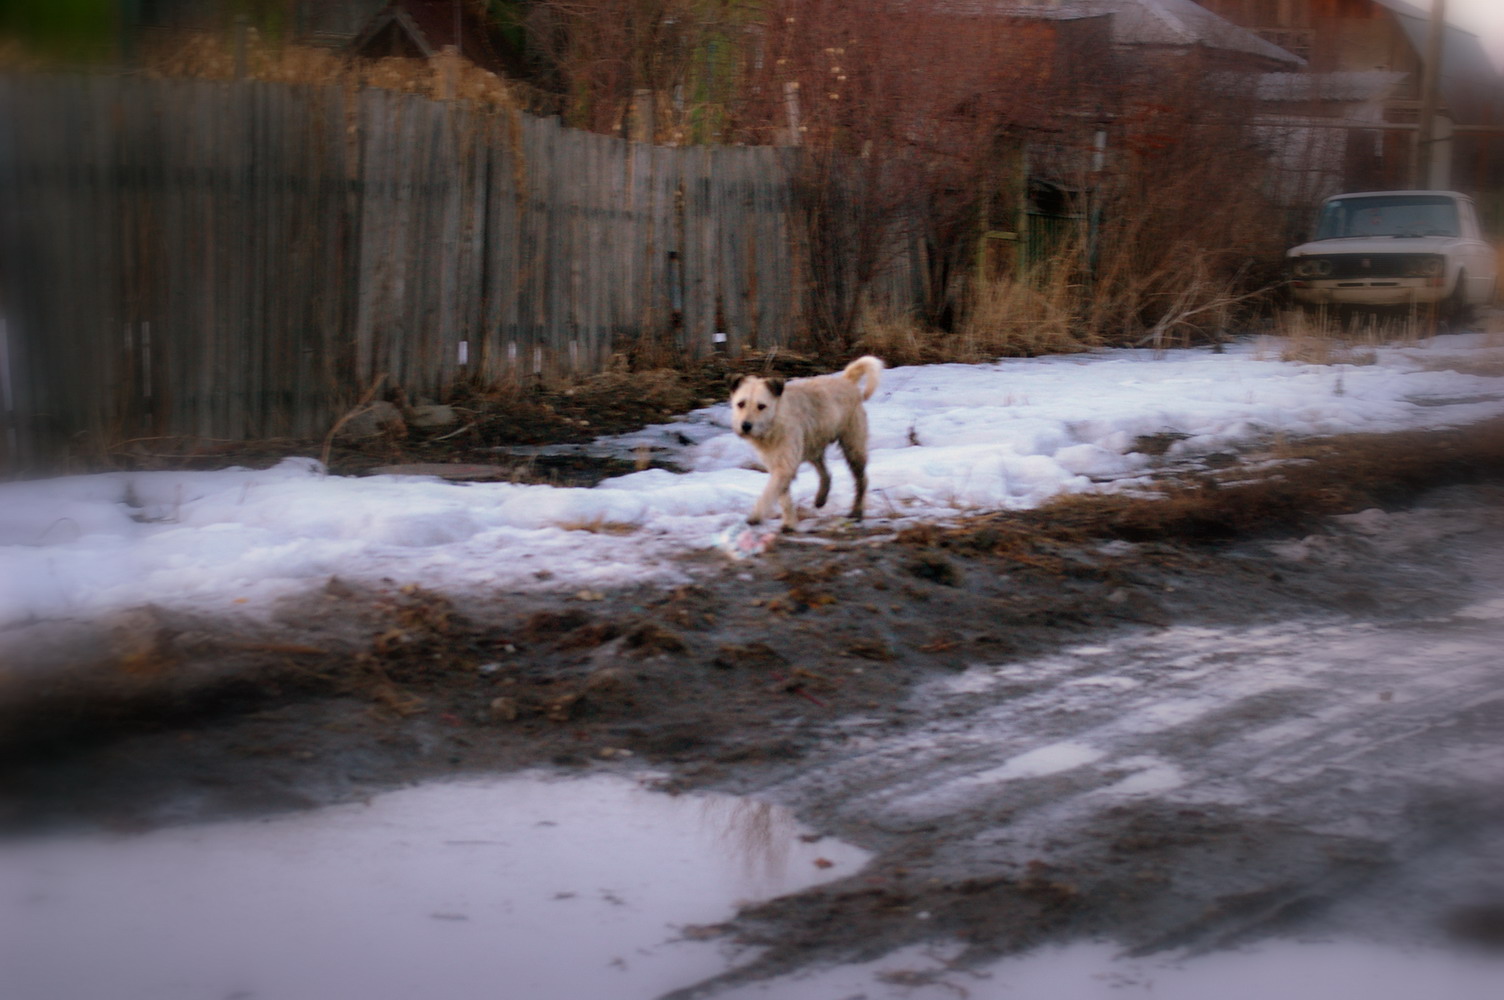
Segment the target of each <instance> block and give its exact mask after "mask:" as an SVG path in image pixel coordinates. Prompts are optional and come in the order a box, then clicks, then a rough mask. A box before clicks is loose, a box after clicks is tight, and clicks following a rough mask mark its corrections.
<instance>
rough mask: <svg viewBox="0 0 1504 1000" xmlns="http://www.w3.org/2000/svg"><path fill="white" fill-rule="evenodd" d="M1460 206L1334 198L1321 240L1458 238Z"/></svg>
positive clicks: (1325, 210) (1418, 197) (1440, 201)
mask: <svg viewBox="0 0 1504 1000" xmlns="http://www.w3.org/2000/svg"><path fill="white" fill-rule="evenodd" d="M1459 232H1460V230H1459V228H1458V223H1457V203H1456V202H1454V201H1453V200H1452V199H1451V198H1448V197H1446V196H1444V195H1424V194H1407V195H1374V196H1369V197H1363V198H1334V199H1333V200H1331V201H1329V202H1327V203H1326V204H1325V205H1322V206H1321V218H1320V220H1318V222H1317V224H1316V238H1317V239H1318V240H1338V239H1342V238H1344V237H1351V236H1456V235H1458V233H1459Z"/></svg>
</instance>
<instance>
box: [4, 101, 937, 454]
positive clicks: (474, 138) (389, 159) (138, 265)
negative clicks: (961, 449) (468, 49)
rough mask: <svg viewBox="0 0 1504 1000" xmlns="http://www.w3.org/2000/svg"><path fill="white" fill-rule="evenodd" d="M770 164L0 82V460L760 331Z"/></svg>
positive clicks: (560, 368)
mask: <svg viewBox="0 0 1504 1000" xmlns="http://www.w3.org/2000/svg"><path fill="white" fill-rule="evenodd" d="M794 155H796V154H795V152H794V151H791V150H786V149H773V148H765V147H757V148H738V147H717V148H703V147H695V148H683V149H671V148H663V147H655V146H650V145H645V144H640V143H630V142H625V141H622V140H617V139H613V138H610V137H606V136H600V135H595V134H591V133H585V132H577V131H572V130H567V129H563V128H561V127H560V126H559V125H558V124H557V122H556V121H555V120H553V119H538V118H533V117H530V116H527V115H523V114H518V113H507V112H495V111H481V110H475V109H470V108H467V107H465V106H462V105H458V104H455V103H453V102H441V101H433V100H429V99H426V98H423V97H418V96H412V95H403V94H394V93H390V92H386V91H379V90H365V91H359V92H350V91H343V90H340V89H337V88H312V87H297V86H288V85H282V84H267V83H256V82H237V83H221V82H205V81H176V80H150V79H143V78H130V77H124V78H122V77H76V78H60V77H26V76H10V77H3V78H0V319H3V324H4V325H3V326H0V329H3V330H4V331H6V334H7V336H5V337H4V338H0V343H3V344H4V347H5V349H4V350H3V351H0V404H3V406H4V407H5V410H6V412H5V414H4V416H5V418H6V420H7V422H8V424H9V426H8V427H7V428H6V431H7V434H6V441H8V442H9V445H8V447H7V445H6V444H5V443H3V442H0V448H6V450H8V451H9V452H10V457H11V459H12V460H15V459H17V458H19V459H20V460H22V461H27V462H30V461H35V460H39V459H45V458H46V457H47V456H48V455H56V454H58V453H60V452H67V451H77V450H79V449H81V448H97V447H100V446H103V445H109V444H114V443H118V442H121V441H128V440H132V439H137V438H149V437H179V436H186V437H193V438H197V439H201V440H247V439H263V438H273V437H284V436H293V437H306V436H311V435H320V434H322V433H324V432H325V431H326V430H327V429H328V428H329V426H330V425H331V422H332V421H333V420H335V419H336V418H337V417H338V415H339V414H340V413H342V412H344V411H345V409H346V408H348V407H349V406H350V405H351V404H352V403H353V401H354V400H356V399H357V398H359V397H360V396H361V395H362V393H363V392H364V391H366V390H367V389H368V388H369V387H371V386H372V385H373V384H375V383H376V382H377V381H378V380H380V379H383V378H384V379H385V380H386V381H385V383H384V385H385V386H387V387H396V388H400V389H401V390H403V391H404V392H405V393H406V394H407V396H408V397H409V398H419V397H424V396H428V397H433V398H438V397H440V396H442V394H443V393H444V392H445V391H446V389H447V388H449V387H450V386H452V385H454V384H455V383H456V381H458V380H461V379H465V378H475V379H478V380H480V381H483V382H488V383H491V382H506V381H507V380H509V379H515V380H519V381H525V380H526V379H527V378H530V377H533V376H551V375H557V374H562V373H568V372H589V371H594V370H598V369H599V368H600V367H601V366H603V365H604V364H605V363H606V362H607V360H608V359H609V357H610V355H611V352H612V351H613V348H615V347H617V346H619V345H620V344H621V343H622V341H623V340H630V339H632V338H636V337H641V336H645V335H647V336H671V337H673V338H675V339H676V340H677V343H678V346H679V347H680V348H681V349H683V350H684V351H686V352H687V353H689V354H691V355H693V354H697V353H702V352H705V351H709V350H711V349H712V347H713V345H717V344H718V343H719V342H720V340H721V335H724V338H725V346H726V348H727V349H728V350H730V351H732V352H736V351H739V350H740V349H741V348H743V347H744V346H749V345H751V346H760V347H769V346H772V345H775V344H778V343H781V342H784V341H785V339H786V338H787V337H788V335H789V334H790V333H791V332H792V331H793V330H794V329H795V328H796V326H797V325H798V323H799V322H800V310H801V303H802V302H803V301H804V300H805V296H804V292H805V288H804V283H805V278H804V277H803V273H802V270H803V269H802V265H801V253H802V251H801V246H802V242H801V238H800V231H799V227H798V226H797V225H795V224H794V221H793V218H792V214H791V208H790V206H791V187H790V177H791V170H792V168H793V163H792V160H791V157H792V156H794ZM898 285H899V286H901V287H911V286H912V285H913V281H912V278H911V277H908V278H902V279H900V281H899V282H898ZM3 457H4V455H3V454H0V458H3Z"/></svg>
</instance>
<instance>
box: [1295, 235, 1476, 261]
mask: <svg viewBox="0 0 1504 1000" xmlns="http://www.w3.org/2000/svg"><path fill="white" fill-rule="evenodd" d="M1461 242H1462V238H1461V237H1460V236H1360V237H1349V238H1347V239H1339V240H1312V241H1311V242H1310V243H1302V244H1301V245H1300V246H1297V247H1291V248H1290V249H1289V250H1286V251H1285V256H1286V257H1317V256H1327V255H1330V254H1334V253H1374V254H1378V253H1445V252H1446V251H1448V250H1450V249H1451V248H1453V247H1455V246H1457V245H1458V244H1460V243H1461Z"/></svg>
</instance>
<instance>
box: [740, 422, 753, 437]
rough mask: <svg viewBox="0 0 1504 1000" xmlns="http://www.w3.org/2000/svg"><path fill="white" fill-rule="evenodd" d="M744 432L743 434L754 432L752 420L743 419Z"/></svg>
mask: <svg viewBox="0 0 1504 1000" xmlns="http://www.w3.org/2000/svg"><path fill="white" fill-rule="evenodd" d="M742 433H743V434H751V433H752V421H750V420H743V421H742Z"/></svg>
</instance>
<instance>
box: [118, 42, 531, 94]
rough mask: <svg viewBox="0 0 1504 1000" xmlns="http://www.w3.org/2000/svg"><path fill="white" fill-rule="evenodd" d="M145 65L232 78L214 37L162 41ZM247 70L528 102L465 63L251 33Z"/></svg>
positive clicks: (167, 72) (161, 73)
mask: <svg viewBox="0 0 1504 1000" xmlns="http://www.w3.org/2000/svg"><path fill="white" fill-rule="evenodd" d="M143 63H144V65H145V68H146V72H147V73H148V74H150V75H152V76H158V77H171V78H183V77H186V78H190V79H196V80H233V79H235V78H236V54H235V48H234V45H233V43H232V42H230V41H229V40H227V39H226V38H224V37H222V36H220V35H216V34H206V33H199V32H188V33H182V34H174V35H169V36H166V37H164V38H162V39H160V40H158V41H157V42H155V43H154V44H152V45H151V46H150V47H149V48H147V49H146V51H145V52H144V54H143ZM245 71H246V76H247V78H249V79H252V80H262V81H268V82H275V83H293V84H318V85H325V86H334V85H338V86H347V87H352V88H359V87H375V88H377V89H381V90H391V91H397V92H399V93H407V94H424V95H428V96H432V97H442V96H445V91H446V89H448V88H452V96H453V97H455V98H457V99H459V100H466V101H471V102H474V103H477V104H483V105H491V106H494V107H501V108H519V107H523V106H524V105H525V103H526V102H525V101H524V100H523V99H522V98H523V95H522V94H520V93H519V92H518V88H517V85H515V84H512V83H509V82H507V81H504V80H502V79H501V78H500V77H498V76H496V74H494V73H491V72H488V71H486V70H483V69H481V68H480V67H478V66H476V65H474V64H473V63H471V62H469V61H468V60H465V59H460V58H453V57H445V56H439V57H436V58H434V59H432V60H423V59H401V58H387V59H355V58H352V57H351V56H349V55H348V54H346V53H344V52H342V51H337V50H334V49H329V48H324V47H321V46H316V45H292V44H286V45H277V44H271V43H269V42H266V41H264V40H262V39H261V38H260V37H259V36H258V35H257V33H256V31H255V30H254V29H252V30H251V31H250V32H249V38H248V41H247V45H246V52H245Z"/></svg>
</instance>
